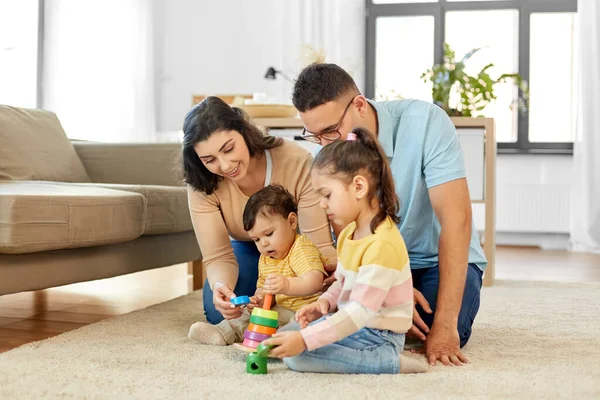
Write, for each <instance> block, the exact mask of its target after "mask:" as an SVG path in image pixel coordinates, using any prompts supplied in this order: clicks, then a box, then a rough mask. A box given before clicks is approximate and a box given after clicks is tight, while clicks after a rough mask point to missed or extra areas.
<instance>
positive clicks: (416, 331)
mask: <svg viewBox="0 0 600 400" xmlns="http://www.w3.org/2000/svg"><path fill="white" fill-rule="evenodd" d="M292 100H293V103H294V106H296V108H297V109H298V110H299V111H300V118H301V119H302V121H303V123H304V126H305V129H304V131H303V137H304V138H305V139H307V140H309V141H311V142H314V143H318V144H321V145H323V146H326V145H328V144H329V143H332V142H333V141H335V140H345V139H346V136H347V134H348V132H350V131H351V130H352V129H353V128H357V127H360V128H366V129H368V130H369V131H370V132H372V133H373V134H374V135H376V136H377V138H378V140H379V142H380V143H381V145H382V146H383V149H384V150H385V153H386V155H387V156H388V158H389V160H390V164H391V167H392V172H393V175H394V180H395V182H396V191H397V193H398V196H399V197H400V201H401V209H400V217H401V221H400V224H399V225H398V227H399V229H400V232H401V233H402V236H403V237H404V241H405V242H406V246H407V248H408V252H409V255H410V261H411V268H412V275H413V286H414V288H415V305H416V307H415V310H414V314H413V326H412V328H411V330H410V331H409V332H408V335H409V336H414V337H417V338H419V339H421V340H422V341H424V342H425V347H424V350H425V354H426V356H427V359H428V361H429V363H430V364H432V365H435V364H436V361H438V360H439V361H440V362H442V363H443V364H444V365H452V364H455V365H461V364H462V363H463V362H468V359H467V358H466V356H465V355H463V354H462V353H461V351H460V348H461V347H463V346H464V345H465V344H466V343H467V341H468V340H469V337H470V336H471V327H472V325H473V321H474V319H475V316H476V315H477V311H478V310H479V295H480V291H481V283H482V275H483V270H484V269H485V267H486V265H487V261H486V259H485V257H484V255H483V251H482V249H481V246H480V244H479V238H478V235H477V232H476V230H475V228H474V226H473V222H472V219H471V201H470V197H469V190H468V187H467V181H466V178H465V176H466V174H465V166H464V160H463V153H462V150H461V148H460V144H459V141H458V137H457V135H456V130H455V128H454V125H453V124H452V121H451V120H450V118H448V116H447V115H446V113H445V112H444V111H443V110H442V109H441V108H439V107H437V106H435V105H433V104H430V103H427V102H424V101H419V100H396V101H386V102H374V101H371V100H368V99H366V98H365V97H364V96H363V95H361V94H360V92H359V90H358V88H357V86H356V83H355V82H354V80H353V79H352V77H351V76H350V75H349V74H348V73H347V72H346V71H344V70H343V69H342V68H340V67H339V66H337V65H335V64H312V65H310V66H308V67H306V68H305V69H304V70H303V71H302V72H301V73H300V75H299V76H298V78H297V80H296V83H295V85H294V90H293V95H292ZM342 228H343V227H335V226H334V227H333V229H334V231H335V233H336V234H338V233H339V232H340V230H341V229H342Z"/></svg>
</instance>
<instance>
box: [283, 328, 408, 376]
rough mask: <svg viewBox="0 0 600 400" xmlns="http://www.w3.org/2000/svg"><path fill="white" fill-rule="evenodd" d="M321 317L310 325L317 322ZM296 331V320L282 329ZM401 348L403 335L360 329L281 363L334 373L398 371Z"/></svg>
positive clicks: (387, 372)
mask: <svg viewBox="0 0 600 400" xmlns="http://www.w3.org/2000/svg"><path fill="white" fill-rule="evenodd" d="M325 318H326V317H322V318H320V319H318V320H316V321H314V322H312V323H311V324H310V325H313V324H318V323H319V322H321V321H323V320H324V319H325ZM292 330H295V331H299V330H300V325H299V324H298V323H297V322H293V323H290V324H288V325H286V326H285V327H283V328H282V329H281V331H292ZM403 349H404V334H401V333H395V332H392V331H388V330H379V329H371V328H362V329H360V330H359V331H358V332H356V333H353V334H352V335H350V336H347V337H345V338H343V339H342V340H339V341H337V342H335V343H332V344H330V345H327V346H323V347H321V348H318V349H316V350H313V351H308V350H305V351H303V352H302V353H300V354H298V355H297V356H295V357H289V358H284V359H283V362H284V363H285V365H287V366H288V368H290V369H291V370H293V371H298V372H323V373H337V374H397V373H399V372H400V354H401V353H402V351H403Z"/></svg>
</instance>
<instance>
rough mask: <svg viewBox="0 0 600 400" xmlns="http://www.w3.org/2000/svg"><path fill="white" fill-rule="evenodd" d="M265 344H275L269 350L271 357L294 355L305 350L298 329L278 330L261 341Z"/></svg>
mask: <svg viewBox="0 0 600 400" xmlns="http://www.w3.org/2000/svg"><path fill="white" fill-rule="evenodd" d="M263 343H264V344H265V345H266V346H277V347H275V348H274V349H273V350H271V351H270V352H269V355H270V356H271V357H277V358H285V357H294V356H297V355H298V354H300V353H302V352H303V351H304V350H306V343H305V342H304V338H303V337H302V334H301V333H300V332H299V331H284V332H278V333H276V334H274V335H273V336H271V338H270V339H267V340H265V341H264V342H263Z"/></svg>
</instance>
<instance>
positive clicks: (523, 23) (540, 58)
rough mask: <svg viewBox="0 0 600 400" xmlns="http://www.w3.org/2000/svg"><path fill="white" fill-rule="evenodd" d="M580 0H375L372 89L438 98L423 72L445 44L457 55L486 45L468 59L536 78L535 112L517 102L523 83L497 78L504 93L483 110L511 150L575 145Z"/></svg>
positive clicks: (473, 65) (386, 94) (370, 9)
mask: <svg viewBox="0 0 600 400" xmlns="http://www.w3.org/2000/svg"><path fill="white" fill-rule="evenodd" d="M576 11H577V0H510V1H509V0H371V1H367V15H368V16H367V81H366V86H367V87H366V94H367V96H368V97H371V98H375V99H377V100H385V99H393V98H417V99H421V100H426V101H431V84H430V83H425V82H423V80H422V79H421V78H420V76H421V73H423V72H424V71H425V70H427V69H428V68H430V67H431V66H432V65H433V63H434V62H440V61H441V59H442V55H443V43H448V44H449V45H450V46H451V47H452V49H453V50H454V51H455V52H456V58H457V59H460V58H462V56H463V55H464V54H465V53H467V52H468V51H470V50H471V49H473V48H477V47H481V48H482V50H480V51H479V52H478V53H477V54H476V55H475V56H473V57H472V58H471V59H469V61H468V62H467V64H466V71H467V72H478V71H479V70H481V68H482V67H483V66H485V65H487V64H489V63H493V64H494V67H493V68H492V69H490V70H488V72H489V73H490V75H491V76H492V77H494V78H495V77H498V76H499V75H500V74H502V73H514V72H518V73H519V74H520V75H521V76H522V77H523V78H524V79H525V80H527V81H528V82H529V85H530V103H529V110H528V112H527V113H519V112H518V110H517V109H516V107H511V104H514V102H515V99H516V97H517V94H518V92H517V89H516V88H515V86H514V85H512V84H510V83H506V84H502V85H497V86H496V87H495V92H496V94H497V96H498V98H497V100H496V101H495V102H494V103H493V104H491V105H490V106H488V107H486V108H485V109H484V110H482V114H483V115H485V116H488V117H493V118H494V119H495V121H496V136H497V140H498V142H499V143H498V148H499V149H501V151H506V152H540V151H541V152H571V151H572V149H573V138H574V125H575V122H574V120H575V109H576V105H577V104H576V93H575V88H576V82H577V74H576V71H577V62H578V58H577V37H576V35H577V29H576V28H577V26H576V24H577V16H576Z"/></svg>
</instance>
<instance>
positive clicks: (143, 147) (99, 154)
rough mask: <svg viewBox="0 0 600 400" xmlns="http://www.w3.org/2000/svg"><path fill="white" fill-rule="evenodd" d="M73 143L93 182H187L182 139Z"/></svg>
mask: <svg viewBox="0 0 600 400" xmlns="http://www.w3.org/2000/svg"><path fill="white" fill-rule="evenodd" d="M72 143H73V146H75V150H76V151H77V154H78V155H79V158H80V159H81V161H82V162H83V166H84V167H85V169H86V171H87V173H88V175H89V176H90V179H91V180H92V182H94V183H120V184H137V185H164V186H183V185H184V183H183V177H182V176H180V173H179V172H178V171H179V168H178V167H179V165H178V159H179V153H180V152H181V144H179V143H97V142H80V141H73V142H72Z"/></svg>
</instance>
